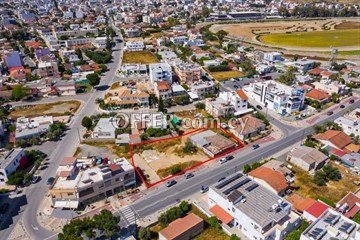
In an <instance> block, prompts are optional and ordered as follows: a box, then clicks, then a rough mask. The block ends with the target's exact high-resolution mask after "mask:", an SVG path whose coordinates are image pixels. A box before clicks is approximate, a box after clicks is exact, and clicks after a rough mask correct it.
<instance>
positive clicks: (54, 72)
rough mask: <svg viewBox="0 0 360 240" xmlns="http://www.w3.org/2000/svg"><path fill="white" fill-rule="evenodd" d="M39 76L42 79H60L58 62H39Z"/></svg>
mask: <svg viewBox="0 0 360 240" xmlns="http://www.w3.org/2000/svg"><path fill="white" fill-rule="evenodd" d="M37 71H38V75H39V76H40V77H59V76H60V72H59V69H58V64H57V62H53V61H51V62H39V63H38V69H37Z"/></svg>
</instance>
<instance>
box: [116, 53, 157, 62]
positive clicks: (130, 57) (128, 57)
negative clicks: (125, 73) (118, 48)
mask: <svg viewBox="0 0 360 240" xmlns="http://www.w3.org/2000/svg"><path fill="white" fill-rule="evenodd" d="M158 62H159V60H158V59H157V57H156V56H155V55H154V54H153V53H151V52H149V51H134V52H124V58H123V63H125V64H126V63H141V64H150V63H158Z"/></svg>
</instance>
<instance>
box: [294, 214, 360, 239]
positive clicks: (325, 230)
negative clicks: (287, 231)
mask: <svg viewBox="0 0 360 240" xmlns="http://www.w3.org/2000/svg"><path fill="white" fill-rule="evenodd" d="M320 239H321V240H332V239H337V240H358V239H360V226H359V224H357V223H356V222H354V221H352V220H351V219H349V218H347V217H345V216H343V215H342V214H341V213H338V212H336V211H335V210H332V209H330V208H329V209H328V210H327V211H325V212H324V213H323V214H322V215H321V216H320V217H319V218H318V219H317V220H315V221H314V222H313V223H312V224H311V225H310V226H309V227H308V228H307V229H305V231H304V232H303V233H302V234H301V237H300V240H320Z"/></svg>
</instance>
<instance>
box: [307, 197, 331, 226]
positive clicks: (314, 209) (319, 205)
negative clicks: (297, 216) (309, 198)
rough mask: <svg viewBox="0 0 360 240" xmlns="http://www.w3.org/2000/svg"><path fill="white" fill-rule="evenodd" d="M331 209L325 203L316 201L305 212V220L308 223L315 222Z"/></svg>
mask: <svg viewBox="0 0 360 240" xmlns="http://www.w3.org/2000/svg"><path fill="white" fill-rule="evenodd" d="M328 209H329V206H328V205H326V204H325V203H323V202H320V201H315V202H314V203H313V204H312V205H311V206H309V207H308V208H307V209H305V210H304V212H303V218H304V219H305V220H306V221H309V222H314V221H316V219H318V218H319V217H320V216H321V215H322V214H323V213H324V212H326V211H327V210H328Z"/></svg>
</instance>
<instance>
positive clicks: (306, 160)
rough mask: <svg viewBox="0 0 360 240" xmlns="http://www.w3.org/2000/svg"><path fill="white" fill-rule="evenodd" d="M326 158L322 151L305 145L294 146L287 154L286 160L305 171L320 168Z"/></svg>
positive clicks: (325, 161)
mask: <svg viewBox="0 0 360 240" xmlns="http://www.w3.org/2000/svg"><path fill="white" fill-rule="evenodd" d="M328 159H329V158H328V156H326V155H325V154H324V153H322V152H320V151H319V150H317V149H315V148H311V147H307V146H299V147H295V148H293V149H292V150H291V151H290V152H289V153H288V155H287V160H288V161H290V162H291V163H293V164H295V165H296V166H298V167H300V168H301V169H303V170H305V171H307V172H314V171H316V170H319V169H321V168H322V167H323V166H324V165H325V164H326V163H327V160H328Z"/></svg>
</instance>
